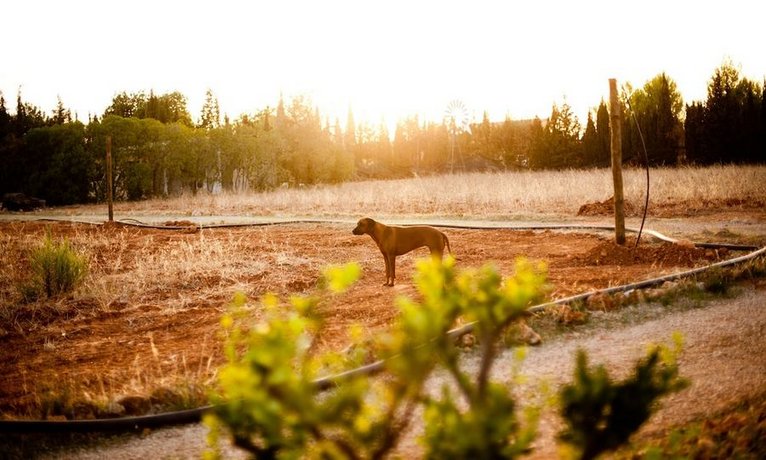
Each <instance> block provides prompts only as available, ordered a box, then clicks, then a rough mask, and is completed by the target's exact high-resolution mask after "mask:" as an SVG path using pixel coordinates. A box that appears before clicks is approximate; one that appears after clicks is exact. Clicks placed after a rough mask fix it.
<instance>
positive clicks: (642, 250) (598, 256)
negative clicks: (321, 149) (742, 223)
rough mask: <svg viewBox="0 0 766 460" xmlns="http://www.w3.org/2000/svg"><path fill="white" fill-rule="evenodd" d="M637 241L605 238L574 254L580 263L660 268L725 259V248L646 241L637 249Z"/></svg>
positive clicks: (586, 264) (575, 259)
mask: <svg viewBox="0 0 766 460" xmlns="http://www.w3.org/2000/svg"><path fill="white" fill-rule="evenodd" d="M634 246H635V240H633V241H628V242H627V243H626V244H625V245H624V246H621V245H618V244H617V243H615V242H613V241H603V242H602V243H600V244H598V245H596V246H595V247H593V248H591V249H590V250H588V251H587V252H586V253H585V254H581V255H578V256H576V257H574V261H573V262H574V263H575V264H581V266H599V265H619V266H626V265H651V266H658V267H696V266H700V265H705V264H707V263H710V262H715V261H718V260H722V259H725V258H726V256H727V255H728V253H729V252H728V251H727V250H726V249H718V250H712V249H703V248H698V247H695V246H693V245H691V244H683V243H681V244H673V243H659V244H644V243H641V244H639V245H638V247H637V248H634Z"/></svg>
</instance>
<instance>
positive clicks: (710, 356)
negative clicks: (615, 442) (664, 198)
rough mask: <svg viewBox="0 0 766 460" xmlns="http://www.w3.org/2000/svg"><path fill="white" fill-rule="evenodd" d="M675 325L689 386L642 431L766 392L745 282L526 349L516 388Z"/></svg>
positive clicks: (90, 451) (622, 351) (126, 451)
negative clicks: (736, 290)
mask: <svg viewBox="0 0 766 460" xmlns="http://www.w3.org/2000/svg"><path fill="white" fill-rule="evenodd" d="M647 308H651V307H647ZM675 331H679V332H681V333H682V334H683V335H684V338H685V345H684V351H683V354H682V356H681V359H680V360H679V363H680V372H681V375H682V376H684V377H686V378H688V379H690V380H691V385H690V386H689V387H688V388H687V389H685V390H684V391H682V392H680V393H677V394H675V395H672V396H669V397H667V398H666V399H664V400H662V405H661V409H660V410H659V411H658V412H657V413H656V414H655V415H654V416H653V417H652V418H651V419H650V421H649V422H648V423H647V424H646V425H645V426H644V427H643V428H642V432H651V431H655V430H662V429H664V428H667V427H669V426H673V425H676V424H680V423H684V422H687V421H690V420H694V419H699V418H704V417H705V416H706V415H709V414H713V413H715V412H716V411H718V410H721V409H723V408H726V407H727V406H730V405H731V404H733V403H735V402H737V401H739V400H742V399H745V398H748V397H752V396H756V395H759V394H762V393H763V392H764V391H766V290H764V289H763V288H756V289H753V288H748V289H746V290H744V292H742V293H741V294H740V295H738V296H736V297H735V298H731V299H721V300H715V301H712V302H708V303H706V304H704V305H703V306H702V307H700V308H695V309H692V310H687V311H682V312H675V313H667V314H661V315H659V317H657V318H655V319H652V320H649V321H645V322H643V323H640V324H624V325H622V326H619V327H616V328H615V327H611V328H608V329H601V328H598V327H597V328H594V329H592V330H588V331H585V332H575V333H572V334H568V335H566V336H564V337H561V338H559V339H555V340H553V341H550V342H547V343H545V344H543V345H542V346H540V347H536V348H532V349H530V350H529V353H528V355H527V357H526V359H525V360H524V362H523V364H522V367H521V373H522V374H523V375H525V376H527V377H529V379H528V382H527V383H526V384H524V385H523V386H521V387H518V388H517V389H516V390H517V391H519V392H520V394H522V395H532V394H534V389H535V388H536V385H537V384H538V383H539V382H541V381H547V382H549V383H551V384H552V385H553V386H554V387H555V386H558V385H561V384H563V383H566V382H568V381H570V379H571V375H572V372H573V367H574V356H575V353H576V351H577V349H579V348H582V349H585V350H586V351H587V352H588V355H589V363H590V364H591V365H595V364H605V365H606V366H607V367H608V369H609V372H610V375H612V376H613V377H622V376H624V375H626V374H627V373H629V372H630V371H631V370H632V368H633V366H634V364H635V362H636V360H637V359H639V358H640V357H642V356H644V355H645V353H646V350H647V346H648V345H649V344H653V343H669V342H670V337H671V335H672V334H673V332H675ZM512 363H513V351H507V352H505V353H503V354H502V355H501V356H500V357H499V359H498V362H497V364H496V366H495V368H494V371H493V372H494V379H496V380H503V379H504V378H507V377H508V376H509V374H510V370H511V365H512ZM476 365H477V357H476V356H474V355H473V354H468V355H466V357H465V366H467V368H470V366H476ZM433 383H434V385H435V384H436V383H438V382H433ZM560 428H561V422H560V421H559V420H558V419H557V417H555V416H554V415H553V414H550V413H548V414H545V415H544V416H543V418H542V420H541V423H540V434H539V436H538V439H537V441H536V445H535V451H534V453H533V454H532V458H555V457H556V450H555V444H554V442H553V441H554V438H555V434H556V433H557V432H558V431H559V430H560ZM417 431H419V430H417V429H414V430H413V431H412V432H411V433H409V434H408V436H406V437H405V439H404V440H403V443H402V445H401V446H400V448H399V449H398V453H399V454H402V455H403V456H408V457H411V458H417V457H418V452H419V447H418V446H417V443H416V440H415V437H416V435H417ZM205 434H206V429H205V428H204V427H202V426H200V425H194V426H186V427H176V428H168V429H162V430H156V431H153V432H150V433H148V434H146V435H144V436H141V437H138V436H120V437H115V438H112V439H109V440H107V441H105V442H104V443H103V444H102V445H100V446H98V447H93V446H91V447H84V448H83V447H81V448H78V449H75V450H72V451H68V452H58V453H56V454H52V455H50V456H49V457H47V458H62V457H65V458H72V459H102V458H109V459H110V460H119V459H138V458H200V456H201V455H202V452H203V451H204V450H205ZM224 456H225V457H226V458H244V456H243V455H242V454H241V453H240V452H238V451H235V450H233V449H231V450H229V449H227V450H225V451H224Z"/></svg>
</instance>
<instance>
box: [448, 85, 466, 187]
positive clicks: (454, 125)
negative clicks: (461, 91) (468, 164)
mask: <svg viewBox="0 0 766 460" xmlns="http://www.w3.org/2000/svg"><path fill="white" fill-rule="evenodd" d="M469 122H470V120H469V118H468V109H466V107H465V105H464V104H463V102H462V101H461V100H459V99H454V100H452V101H450V103H449V104H447V109H446V110H444V125H445V126H446V127H447V132H448V134H449V137H450V173H452V172H454V169H455V150H457V153H458V155H460V163H461V164H463V154H462V153H461V152H460V146H459V145H458V144H457V135H458V134H460V133H463V132H465V131H468V128H469ZM463 167H464V168H465V164H463Z"/></svg>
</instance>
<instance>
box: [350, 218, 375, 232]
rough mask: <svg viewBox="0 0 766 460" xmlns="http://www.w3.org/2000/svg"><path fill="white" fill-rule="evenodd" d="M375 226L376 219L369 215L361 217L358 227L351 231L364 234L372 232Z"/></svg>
mask: <svg viewBox="0 0 766 460" xmlns="http://www.w3.org/2000/svg"><path fill="white" fill-rule="evenodd" d="M374 226H375V221H374V220H372V219H370V218H369V217H365V218H364V219H359V222H357V223H356V227H355V228H354V229H353V230H352V231H351V233H353V234H354V235H364V234H365V233H370V232H371V231H372V229H373V227H374Z"/></svg>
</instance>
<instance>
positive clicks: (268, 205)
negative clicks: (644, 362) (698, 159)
mask: <svg viewBox="0 0 766 460" xmlns="http://www.w3.org/2000/svg"><path fill="white" fill-rule="evenodd" d="M650 174H651V194H650V207H657V206H663V205H667V204H669V203H675V204H681V205H683V206H689V205H691V206H696V207H703V206H706V205H707V204H711V203H712V204H716V205H721V204H722V203H727V202H737V201H740V200H743V201H744V200H753V199H754V198H755V199H758V200H764V199H766V166H709V167H681V168H653V169H651V171H650ZM624 189H625V199H626V201H627V203H629V204H631V205H633V206H635V207H637V208H639V209H640V208H642V207H643V203H644V190H645V172H644V170H642V169H635V168H629V169H626V170H625V171H624ZM612 194H613V191H612V175H611V170H609V169H589V170H566V171H541V172H532V171H516V172H498V173H467V174H455V175H439V176H428V177H415V178H411V179H397V180H379V181H360V182H349V183H345V184H340V185H322V186H315V187H305V188H291V189H277V190H274V191H270V192H263V193H247V194H230V193H222V194H217V195H210V194H206V193H199V194H197V195H191V194H187V195H183V196H180V197H175V198H170V199H153V200H147V201H141V202H131V203H117V204H116V212H117V213H118V214H120V215H123V216H125V215H130V214H155V215H158V214H181V215H184V214H185V215H189V216H203V215H267V216H268V215H281V216H360V215H376V216H416V215H425V216H454V217H461V216H471V217H477V218H481V217H508V216H519V215H522V216H523V215H532V214H534V215H546V214H551V215H570V216H571V215H574V214H576V213H577V211H578V209H579V208H580V206H582V205H583V204H586V203H593V202H601V201H604V200H606V199H608V198H609V197H611V196H612ZM102 206H103V205H102ZM102 206H101V207H102ZM88 208H89V207H82V208H80V209H77V208H74V209H73V208H69V209H68V210H67V212H70V213H78V212H81V211H83V212H87V210H88ZM99 208H100V207H99Z"/></svg>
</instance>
